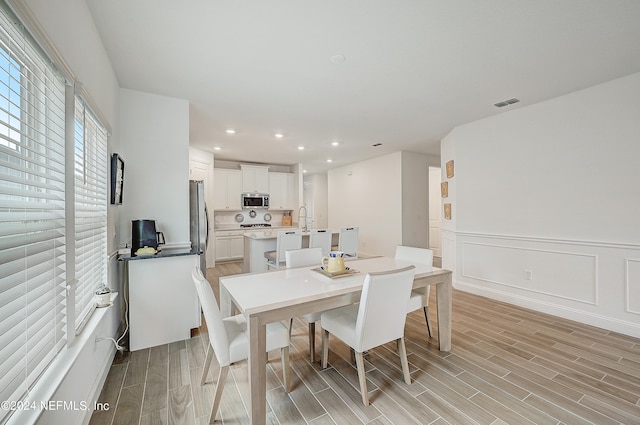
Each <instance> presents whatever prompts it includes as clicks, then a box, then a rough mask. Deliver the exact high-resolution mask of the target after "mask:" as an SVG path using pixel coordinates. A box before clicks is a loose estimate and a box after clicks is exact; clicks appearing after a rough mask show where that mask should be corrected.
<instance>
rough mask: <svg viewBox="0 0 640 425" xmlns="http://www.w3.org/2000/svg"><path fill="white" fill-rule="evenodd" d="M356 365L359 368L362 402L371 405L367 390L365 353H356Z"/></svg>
mask: <svg viewBox="0 0 640 425" xmlns="http://www.w3.org/2000/svg"><path fill="white" fill-rule="evenodd" d="M356 366H357V368H358V381H360V393H361V394H362V404H364V405H365V406H368V405H369V392H368V391H367V377H366V376H365V374H364V355H363V354H362V353H356Z"/></svg>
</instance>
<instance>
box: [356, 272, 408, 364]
mask: <svg viewBox="0 0 640 425" xmlns="http://www.w3.org/2000/svg"><path fill="white" fill-rule="evenodd" d="M414 273H415V267H414V266H408V267H405V268H402V269H398V270H390V271H386V272H379V273H370V274H368V275H367V276H366V277H365V281H364V286H363V287H362V296H361V297H360V307H359V309H358V317H357V319H356V324H355V341H354V343H355V344H354V347H353V348H354V349H355V350H356V351H358V352H363V351H366V350H369V349H371V348H373V347H377V346H379V345H382V344H386V343H387V342H389V341H394V340H397V339H399V338H403V337H404V325H405V322H406V319H407V309H406V305H407V301H408V300H409V294H410V293H411V288H412V287H413V278H414Z"/></svg>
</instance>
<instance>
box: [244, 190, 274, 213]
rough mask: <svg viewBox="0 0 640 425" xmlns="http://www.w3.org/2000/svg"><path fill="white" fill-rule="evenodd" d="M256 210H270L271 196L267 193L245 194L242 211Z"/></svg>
mask: <svg viewBox="0 0 640 425" xmlns="http://www.w3.org/2000/svg"><path fill="white" fill-rule="evenodd" d="M255 208H264V209H269V195H268V194H266V193H243V194H242V209H245V210H250V209H255Z"/></svg>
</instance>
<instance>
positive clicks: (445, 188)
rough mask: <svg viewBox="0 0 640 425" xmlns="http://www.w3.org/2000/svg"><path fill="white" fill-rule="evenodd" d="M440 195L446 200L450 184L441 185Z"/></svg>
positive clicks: (443, 183)
mask: <svg viewBox="0 0 640 425" xmlns="http://www.w3.org/2000/svg"><path fill="white" fill-rule="evenodd" d="M440 194H441V195H442V197H443V198H446V197H448V196H449V182H442V183H440Z"/></svg>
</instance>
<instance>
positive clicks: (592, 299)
mask: <svg viewBox="0 0 640 425" xmlns="http://www.w3.org/2000/svg"><path fill="white" fill-rule="evenodd" d="M462 276H464V277H465V278H470V279H478V280H483V281H487V282H492V283H496V284H499V285H505V286H511V287H516V288H521V289H525V290H527V291H533V292H538V293H542V294H547V295H552V296H554V297H560V298H566V299H569V300H574V301H578V302H583V303H588V304H597V293H598V286H597V282H598V278H597V257H596V256H595V255H588V254H583V253H578V252H567V251H565V252H563V251H551V250H542V249H532V248H525V247H519V246H506V245H495V244H489V243H476V242H469V241H465V242H463V244H462Z"/></svg>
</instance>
